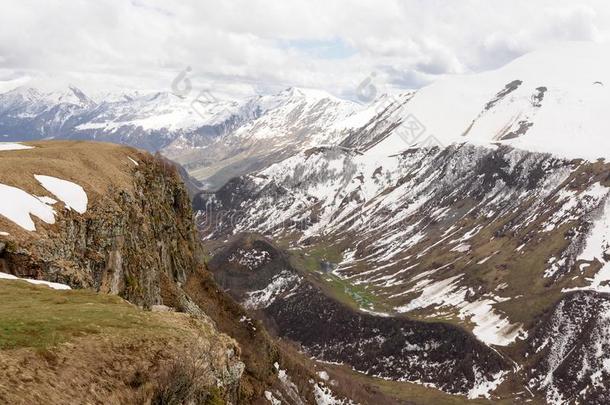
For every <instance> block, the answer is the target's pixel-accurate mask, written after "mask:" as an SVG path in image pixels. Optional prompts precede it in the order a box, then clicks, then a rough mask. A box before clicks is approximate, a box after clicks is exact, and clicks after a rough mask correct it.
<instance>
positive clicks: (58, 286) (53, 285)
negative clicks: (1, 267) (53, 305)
mask: <svg viewBox="0 0 610 405" xmlns="http://www.w3.org/2000/svg"><path fill="white" fill-rule="evenodd" d="M0 279H2V280H21V281H27V282H28V283H30V284H37V285H46V286H47V287H51V288H52V289H54V290H70V289H71V288H70V286H67V285H65V284H61V283H53V282H51V281H45V280H33V279H31V278H20V277H17V276H14V275H12V274H7V273H1V272H0Z"/></svg>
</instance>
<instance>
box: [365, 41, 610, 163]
mask: <svg viewBox="0 0 610 405" xmlns="http://www.w3.org/2000/svg"><path fill="white" fill-rule="evenodd" d="M609 51H610V47H608V46H605V45H596V44H587V43H571V44H564V45H559V46H556V47H553V48H549V49H546V50H542V51H537V52H533V53H531V54H526V55H525V56H522V57H521V58H518V59H516V60H515V61H513V62H511V63H510V64H508V65H506V66H504V67H503V68H501V69H498V70H496V71H491V72H485V73H480V74H473V75H466V76H453V77H447V78H446V79H443V80H439V81H438V82H435V83H433V84H432V85H430V86H428V87H425V88H423V89H421V90H419V91H418V92H417V94H416V95H415V96H414V97H413V99H412V100H411V101H410V102H409V103H408V104H407V105H406V106H405V109H404V110H405V111H404V114H406V113H408V114H413V116H415V117H416V118H417V119H418V120H419V121H420V122H421V123H422V124H423V125H424V126H425V127H426V132H427V134H429V135H433V136H434V137H435V138H436V139H437V140H438V141H439V142H440V143H441V144H443V145H449V144H451V143H454V142H463V141H468V142H471V143H473V144H477V145H490V144H493V143H500V144H505V145H510V146H513V147H515V148H520V149H525V150H530V151H536V152H542V153H552V154H555V155H558V156H561V157H565V158H584V159H588V160H591V161H594V160H596V159H598V158H602V157H604V158H609V157H610V138H609V137H608V136H607V134H608V133H609V132H610V123H609V121H608V120H607V119H606V118H605V109H606V106H607V105H609V104H610V73H609V72H610V58H609V57H608V56H607V55H608V54H610V53H609ZM403 138H404V137H400V136H396V135H394V136H391V137H389V138H388V139H386V140H385V141H384V142H383V143H381V144H380V145H379V146H378V148H377V149H376V151H377V152H381V153H383V152H387V151H395V150H397V149H398V150H401V149H404V139H403Z"/></svg>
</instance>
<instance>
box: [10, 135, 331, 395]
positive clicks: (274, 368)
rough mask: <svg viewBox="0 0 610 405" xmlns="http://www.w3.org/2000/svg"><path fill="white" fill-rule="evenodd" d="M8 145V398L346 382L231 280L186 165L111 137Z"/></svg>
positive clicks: (286, 388) (272, 390) (264, 389)
mask: <svg viewBox="0 0 610 405" xmlns="http://www.w3.org/2000/svg"><path fill="white" fill-rule="evenodd" d="M0 145H1V147H0V149H1V150H0V162H1V163H0V164H1V165H2V169H3V170H2V172H3V175H2V178H1V179H0V185H1V188H0V196H1V197H2V198H0V221H1V222H0V226H1V228H0V229H2V233H0V270H1V271H0V290H1V293H2V296H3V297H5V298H6V299H5V301H4V302H3V304H2V305H0V331H1V333H0V362H1V364H2V367H0V368H1V369H2V370H5V373H8V374H7V378H8V380H5V381H11V384H10V385H2V384H0V398H2V399H3V400H6V401H8V402H10V403H29V402H30V401H37V400H39V399H40V398H45V401H46V402H47V403H57V404H59V403H65V402H66V401H70V402H79V403H81V402H82V403H125V401H127V402H128V403H147V398H148V400H150V399H151V398H152V399H153V401H155V400H154V398H157V400H159V399H158V398H165V400H163V401H170V402H169V403H172V402H171V401H179V402H180V401H188V400H189V398H191V399H193V398H194V400H195V402H196V403H225V402H226V403H238V404H251V403H264V402H265V401H267V399H266V397H268V396H273V397H275V398H286V399H285V400H284V402H285V403H291V404H301V403H316V402H317V400H316V396H321V395H322V396H324V397H327V398H331V397H333V396H334V395H335V392H337V391H340V388H338V387H333V389H332V391H331V389H330V388H328V387H325V386H324V385H323V384H324V382H323V381H322V380H320V379H319V378H318V377H316V375H315V372H314V370H313V368H312V367H313V366H312V364H311V362H310V361H309V360H308V359H306V358H303V359H300V360H298V361H297V360H295V356H294V355H292V354H291V353H286V352H285V351H284V350H282V349H281V348H279V347H278V346H277V344H276V341H275V340H274V339H273V338H272V337H271V336H270V335H269V334H268V333H267V332H266V331H265V328H264V327H263V326H262V325H261V324H259V323H258V322H256V321H253V320H249V321H248V322H245V321H244V320H245V319H249V318H248V316H247V313H246V312H245V310H244V309H243V308H241V307H240V306H239V305H238V304H237V303H235V302H234V301H233V300H232V299H231V298H229V296H227V295H226V294H224V293H222V292H221V291H219V289H218V287H217V286H216V284H215V282H214V280H213V278H212V277H211V276H210V274H209V273H208V272H207V270H206V268H205V264H204V262H203V251H202V249H201V246H200V244H199V241H198V237H197V232H196V229H195V223H194V221H193V214H192V211H191V207H190V202H189V200H188V196H187V192H186V189H185V187H184V185H183V183H182V181H181V179H180V177H179V175H178V169H176V168H175V166H174V165H173V164H171V163H169V162H168V161H166V160H164V159H162V158H159V157H153V156H151V155H149V154H148V153H145V152H142V151H138V150H136V149H132V148H128V147H124V146H118V145H111V144H103V143H92V142H72V141H69V142H66V141H47V142H32V143H28V144H16V143H3V144H0ZM15 196H17V198H15ZM36 284H38V285H36ZM49 287H51V288H49ZM119 297H120V298H119ZM151 310H152V312H150V311H151ZM230 336H232V337H233V338H234V339H235V340H233V338H231V337H230ZM191 363H192V364H191ZM25 364H28V365H29V366H28V367H26V366H24V365H25ZM100 372H101V373H102V374H103V375H104V376H105V377H103V379H102V380H100V379H98V378H94V377H93V376H95V375H97V374H99V373H100ZM68 382H71V383H73V382H77V383H78V384H77V386H74V387H68V386H67V385H66V384H68ZM337 395H340V394H337ZM172 398H173V399H172ZM163 401H162V402H153V403H168V402H163ZM206 401H211V402H206ZM214 401H216V402H214ZM219 401H220V402H219ZM337 401H338V400H337Z"/></svg>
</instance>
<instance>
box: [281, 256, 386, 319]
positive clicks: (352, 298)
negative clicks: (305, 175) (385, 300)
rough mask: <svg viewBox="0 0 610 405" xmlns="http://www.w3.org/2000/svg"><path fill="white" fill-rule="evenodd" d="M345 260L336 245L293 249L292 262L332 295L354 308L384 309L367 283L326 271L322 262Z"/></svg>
mask: <svg viewBox="0 0 610 405" xmlns="http://www.w3.org/2000/svg"><path fill="white" fill-rule="evenodd" d="M341 260H343V257H342V254H341V251H340V250H339V249H338V248H337V247H336V246H328V245H317V246H314V247H312V248H310V249H307V250H305V251H300V250H293V251H291V262H292V264H293V265H294V266H295V268H297V269H300V270H301V271H302V272H303V273H305V275H306V276H309V279H310V280H311V281H313V282H314V283H316V285H318V286H319V287H320V288H322V289H323V290H324V291H325V292H326V293H327V294H328V295H329V296H330V297H332V298H334V299H336V300H337V301H339V302H341V303H343V304H346V305H348V306H349V307H351V308H354V309H360V308H362V309H367V310H371V311H383V310H384V308H382V307H381V303H380V302H379V299H378V298H377V297H376V296H375V294H373V293H371V292H370V291H368V290H367V288H366V285H365V284H361V285H355V284H352V283H350V282H349V280H346V279H342V278H341V277H338V276H336V275H334V274H332V273H330V272H324V271H323V270H322V268H321V263H322V262H323V261H327V262H329V263H332V264H338V263H339V262H341Z"/></svg>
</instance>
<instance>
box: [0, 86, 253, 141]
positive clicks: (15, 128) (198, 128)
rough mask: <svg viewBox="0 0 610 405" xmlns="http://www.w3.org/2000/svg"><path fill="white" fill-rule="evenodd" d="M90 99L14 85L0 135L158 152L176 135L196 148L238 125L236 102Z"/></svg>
mask: <svg viewBox="0 0 610 405" xmlns="http://www.w3.org/2000/svg"><path fill="white" fill-rule="evenodd" d="M94 98H95V99H96V100H97V101H93V100H92V99H91V98H89V97H88V96H87V95H85V94H84V93H83V92H82V91H81V90H79V89H78V88H76V87H74V86H70V87H68V88H67V89H60V90H56V91H51V92H42V91H40V90H37V89H35V88H28V87H19V88H16V89H14V90H12V91H9V92H7V93H5V94H1V95H0V136H2V137H3V138H4V140H32V139H45V138H60V139H95V140H104V141H110V142H116V143H124V144H129V145H132V146H138V147H142V148H146V149H149V150H159V149H161V148H163V147H165V146H167V145H169V144H170V143H172V142H174V141H177V140H178V138H180V137H186V138H187V139H190V140H191V141H190V142H185V143H186V144H187V145H190V146H197V145H198V144H201V143H202V142H203V143H205V142H208V141H209V138H210V137H215V136H218V135H220V134H222V133H224V132H225V131H228V130H229V129H230V128H232V126H234V125H235V123H236V122H239V121H240V117H238V116H237V115H238V114H239V113H240V105H239V103H237V102H230V101H222V100H216V99H211V100H206V99H204V98H201V99H200V100H198V101H195V100H191V99H187V98H182V97H178V96H176V95H173V94H171V93H166V92H156V93H148V94H141V93H138V92H132V93H126V94H121V95H117V94H104V95H102V96H99V97H98V96H96V97H94ZM244 119H245V117H244ZM191 144H192V145H191Z"/></svg>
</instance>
